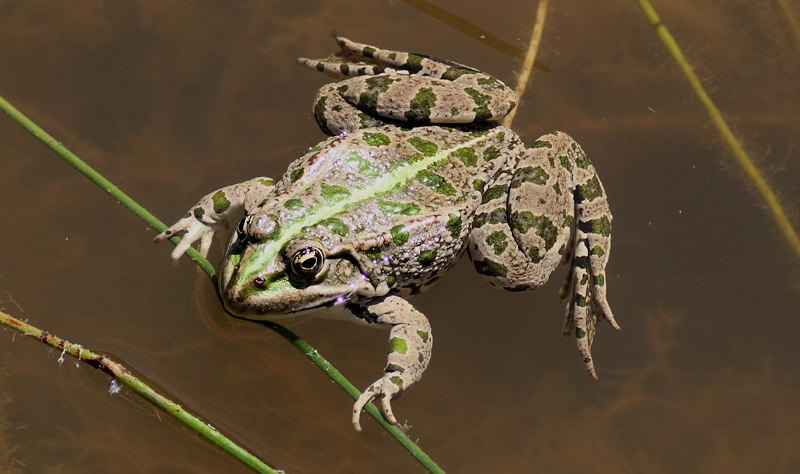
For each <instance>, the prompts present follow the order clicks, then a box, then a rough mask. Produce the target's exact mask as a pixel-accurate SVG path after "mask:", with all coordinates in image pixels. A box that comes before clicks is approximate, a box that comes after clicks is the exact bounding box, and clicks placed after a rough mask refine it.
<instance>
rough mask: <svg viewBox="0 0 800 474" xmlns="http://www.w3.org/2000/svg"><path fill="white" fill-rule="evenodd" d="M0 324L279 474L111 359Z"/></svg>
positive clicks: (257, 467) (16, 323) (22, 326)
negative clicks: (95, 371) (104, 376)
mask: <svg viewBox="0 0 800 474" xmlns="http://www.w3.org/2000/svg"><path fill="white" fill-rule="evenodd" d="M0 324H2V325H4V326H7V327H9V328H11V329H14V330H16V331H18V332H19V333H21V334H22V335H23V336H25V337H30V338H31V339H36V340H38V341H40V342H43V343H44V344H47V345H48V346H51V347H54V348H56V349H58V350H61V351H62V356H63V354H69V355H71V356H72V357H75V358H76V359H78V360H80V361H81V362H84V363H86V364H88V365H90V366H91V367H94V368H95V369H100V370H102V371H103V372H105V373H106V374H108V375H110V376H111V377H113V378H114V379H115V380H117V381H119V383H121V384H122V385H124V386H126V387H128V388H129V389H131V390H132V391H134V392H136V393H137V394H139V396H141V397H142V398H144V399H145V400H147V401H148V402H150V403H152V404H153V405H155V406H157V407H158V408H160V409H161V410H162V411H164V412H165V413H167V414H168V415H170V416H171V417H173V418H175V419H177V420H178V421H180V422H181V423H183V424H184V425H186V426H187V427H189V428H191V430H192V431H194V432H195V433H197V434H199V435H200V436H202V437H203V438H205V439H207V440H209V441H211V442H212V443H214V444H215V445H216V446H218V447H219V448H221V449H222V450H223V451H225V452H227V453H228V454H230V455H231V456H233V457H234V458H236V459H237V460H238V461H240V462H242V463H243V464H244V465H246V466H248V467H249V468H251V469H253V470H254V471H256V472H262V473H265V474H277V471H275V470H274V469H272V468H271V467H269V466H267V465H266V464H264V463H263V462H261V460H259V459H258V458H257V457H255V456H253V455H252V454H250V453H248V452H247V451H246V450H245V449H244V448H242V447H240V446H238V445H237V444H236V443H234V442H233V441H231V440H230V439H229V438H227V437H226V436H225V435H223V434H222V433H220V432H219V431H217V430H215V429H214V428H212V427H211V426H210V425H208V424H207V423H205V422H203V421H202V420H200V419H198V418H197V417H195V416H194V415H192V414H190V413H189V412H187V411H186V410H184V409H183V408H181V406H180V405H178V404H177V403H175V402H173V401H172V400H169V399H168V398H166V397H164V396H163V395H161V394H159V393H158V392H156V391H155V390H153V389H152V388H151V387H150V386H148V385H147V384H145V383H144V382H142V381H141V380H139V379H138V378H136V377H134V376H133V375H132V374H131V373H130V372H129V371H128V370H127V369H126V368H125V367H123V366H121V365H120V364H118V363H116V362H114V361H113V360H111V359H109V358H108V357H106V356H103V355H100V354H96V353H94V352H92V351H89V350H86V349H84V348H83V347H82V346H80V345H78V344H73V343H71V342H69V341H65V340H64V339H61V338H58V337H56V336H54V335H52V334H49V333H48V332H47V331H42V330H41V329H39V328H36V327H33V326H31V325H30V324H27V323H24V322H22V321H20V320H19V319H16V318H14V317H12V316H10V315H8V314H6V313H3V312H1V311H0ZM59 362H63V358H61V359H59Z"/></svg>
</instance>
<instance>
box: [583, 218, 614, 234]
mask: <svg viewBox="0 0 800 474" xmlns="http://www.w3.org/2000/svg"><path fill="white" fill-rule="evenodd" d="M584 226H585V227H588V229H589V232H592V233H594V234H600V235H602V236H603V237H608V236H609V235H611V221H610V220H608V216H603V217H601V218H600V219H594V220H591V221H589V222H582V223H581V227H584Z"/></svg>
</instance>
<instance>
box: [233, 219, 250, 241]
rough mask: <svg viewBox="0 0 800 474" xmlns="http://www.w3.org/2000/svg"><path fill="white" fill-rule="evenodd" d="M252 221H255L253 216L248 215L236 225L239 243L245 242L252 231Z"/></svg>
mask: <svg viewBox="0 0 800 474" xmlns="http://www.w3.org/2000/svg"><path fill="white" fill-rule="evenodd" d="M251 222H253V216H252V215H246V216H244V218H243V219H242V220H240V221H239V224H238V225H237V226H236V236H237V237H238V238H239V243H244V241H245V240H247V234H248V232H249V231H250V223H251Z"/></svg>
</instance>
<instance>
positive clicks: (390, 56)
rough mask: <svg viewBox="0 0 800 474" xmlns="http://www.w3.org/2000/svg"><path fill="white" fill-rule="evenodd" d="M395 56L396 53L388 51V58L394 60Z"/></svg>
mask: <svg viewBox="0 0 800 474" xmlns="http://www.w3.org/2000/svg"><path fill="white" fill-rule="evenodd" d="M396 58H397V53H390V54H389V59H391V60H392V61H394V60H395V59H396Z"/></svg>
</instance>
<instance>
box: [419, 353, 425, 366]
mask: <svg viewBox="0 0 800 474" xmlns="http://www.w3.org/2000/svg"><path fill="white" fill-rule="evenodd" d="M417 360H418V361H419V363H420V364H421V363H423V362H425V356H424V355H422V352H420V353H419V354H417Z"/></svg>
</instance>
